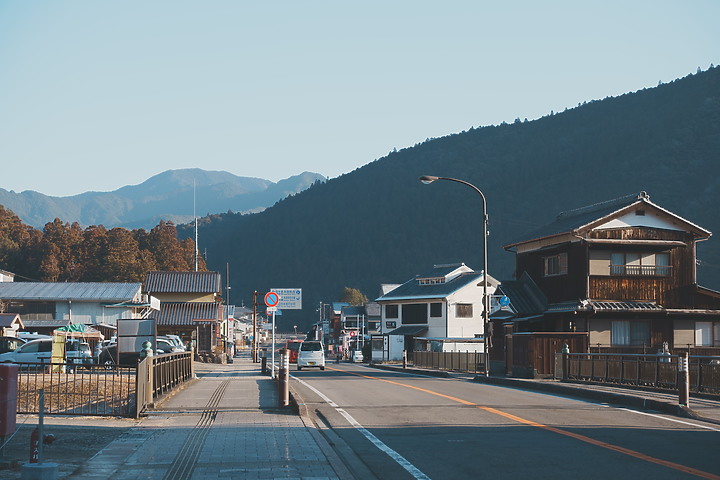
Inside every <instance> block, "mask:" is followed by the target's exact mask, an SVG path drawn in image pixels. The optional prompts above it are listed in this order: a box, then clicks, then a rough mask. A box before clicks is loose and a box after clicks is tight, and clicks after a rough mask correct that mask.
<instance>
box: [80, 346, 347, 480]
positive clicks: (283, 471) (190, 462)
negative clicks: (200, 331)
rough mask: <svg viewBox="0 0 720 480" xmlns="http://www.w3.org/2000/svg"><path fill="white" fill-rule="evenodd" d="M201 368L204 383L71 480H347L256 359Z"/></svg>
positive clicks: (158, 412) (158, 410) (164, 405)
mask: <svg viewBox="0 0 720 480" xmlns="http://www.w3.org/2000/svg"><path fill="white" fill-rule="evenodd" d="M195 365H196V373H197V376H198V377H199V378H198V379H197V380H195V381H193V382H191V383H190V384H189V385H188V386H186V387H185V388H184V389H182V390H180V391H179V392H177V393H176V394H174V395H172V396H171V397H170V398H168V399H166V400H165V401H164V402H162V404H161V405H159V406H157V407H156V408H155V409H154V410H153V411H151V412H149V414H148V417H147V418H145V419H143V420H142V421H141V422H140V424H139V426H137V427H134V428H132V429H130V430H129V431H128V432H127V433H126V434H124V435H123V436H121V437H120V438H118V439H117V440H115V441H113V442H111V443H110V444H109V445H108V446H107V447H106V448H104V449H103V450H101V451H100V452H99V453H98V454H97V455H95V456H94V457H93V458H91V459H90V460H89V461H88V462H87V463H86V464H85V465H83V467H81V468H80V469H79V470H78V471H77V472H76V473H75V474H74V475H72V476H71V477H70V478H76V479H103V480H105V479H107V478H110V479H117V480H125V479H127V480H130V479H133V480H134V479H142V478H148V479H155V480H157V479H193V478H195V479H203V480H212V479H225V478H226V479H231V478H244V479H266V478H293V479H300V478H303V479H335V478H341V479H344V478H348V476H347V471H346V470H344V466H342V465H341V464H340V465H337V464H339V462H337V461H335V459H334V458H333V455H334V454H333V452H332V451H331V450H329V448H328V447H327V445H326V444H325V445H323V440H322V438H321V435H320V434H319V433H317V431H315V429H314V428H313V427H312V426H306V424H305V423H304V421H303V419H302V418H301V417H300V416H298V415H297V413H296V412H295V411H293V410H292V408H291V407H287V408H278V401H277V387H276V386H275V383H274V381H273V380H272V379H270V377H268V376H263V375H261V374H260V364H256V363H252V360H251V359H250V357H249V354H247V353H244V354H243V356H241V357H240V358H235V359H234V363H232V364H228V365H220V364H203V363H196V364H195ZM328 456H330V458H331V460H329V459H328ZM331 463H332V464H333V465H336V467H335V468H337V471H336V470H335V468H333V466H332V465H331ZM338 472H339V473H338Z"/></svg>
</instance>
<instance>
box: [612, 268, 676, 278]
mask: <svg viewBox="0 0 720 480" xmlns="http://www.w3.org/2000/svg"><path fill="white" fill-rule="evenodd" d="M671 269H672V267H671V266H669V265H610V275H638V276H660V277H667V276H669V275H670V271H671Z"/></svg>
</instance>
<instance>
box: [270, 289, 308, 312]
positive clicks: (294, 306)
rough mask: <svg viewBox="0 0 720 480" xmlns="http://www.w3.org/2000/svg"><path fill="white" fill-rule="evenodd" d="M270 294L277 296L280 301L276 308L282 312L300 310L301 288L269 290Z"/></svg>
mask: <svg viewBox="0 0 720 480" xmlns="http://www.w3.org/2000/svg"><path fill="white" fill-rule="evenodd" d="M270 291H271V292H273V293H276V294H278V296H279V297H280V301H279V302H278V304H277V307H278V308H279V309H282V310H302V289H301V288H271V289H270Z"/></svg>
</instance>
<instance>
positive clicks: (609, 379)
mask: <svg viewBox="0 0 720 480" xmlns="http://www.w3.org/2000/svg"><path fill="white" fill-rule="evenodd" d="M555 364H556V370H555V371H556V378H563V379H566V380H573V381H581V382H594V383H607V384H621V385H633V386H641V387H651V388H655V389H659V390H677V388H678V381H677V379H678V356H677V355H667V354H666V355H663V354H654V355H644V354H620V353H565V354H563V353H557V354H556V357H555ZM689 371H690V390H691V391H693V392H697V393H705V394H710V395H720V357H718V356H699V355H694V356H690V357H689Z"/></svg>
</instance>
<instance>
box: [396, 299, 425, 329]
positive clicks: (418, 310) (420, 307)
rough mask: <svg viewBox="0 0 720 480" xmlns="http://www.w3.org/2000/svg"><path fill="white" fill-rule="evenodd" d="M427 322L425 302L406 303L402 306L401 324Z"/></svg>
mask: <svg viewBox="0 0 720 480" xmlns="http://www.w3.org/2000/svg"><path fill="white" fill-rule="evenodd" d="M418 323H420V324H425V323H428V307H427V303H406V304H404V305H403V306H402V324H403V325H415V324H418Z"/></svg>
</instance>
